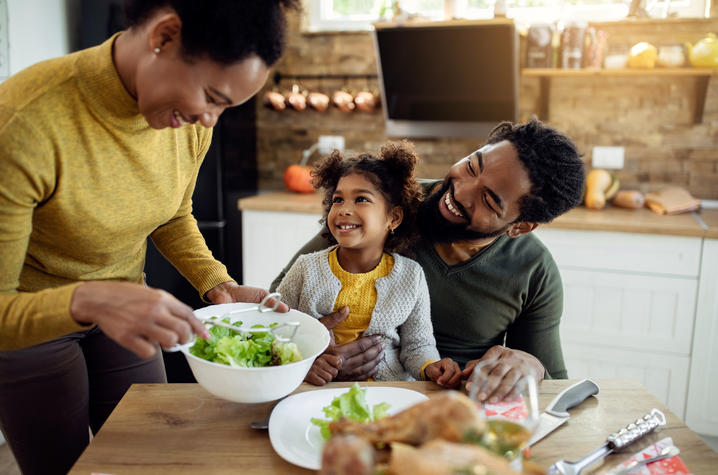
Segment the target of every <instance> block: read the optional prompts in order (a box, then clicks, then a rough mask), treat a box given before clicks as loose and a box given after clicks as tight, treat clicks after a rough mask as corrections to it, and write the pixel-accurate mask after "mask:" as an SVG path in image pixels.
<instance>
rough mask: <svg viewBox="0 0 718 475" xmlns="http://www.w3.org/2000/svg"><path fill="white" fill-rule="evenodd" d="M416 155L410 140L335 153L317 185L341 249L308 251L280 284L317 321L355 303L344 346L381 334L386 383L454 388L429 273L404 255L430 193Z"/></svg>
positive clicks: (340, 337)
mask: <svg viewBox="0 0 718 475" xmlns="http://www.w3.org/2000/svg"><path fill="white" fill-rule="evenodd" d="M416 162H417V157H416V155H415V154H414V152H413V149H412V148H411V146H410V145H409V144H408V143H402V144H401V145H385V146H384V147H382V149H381V153H380V156H379V157H375V156H372V155H370V154H362V155H360V156H359V157H354V158H344V157H343V156H342V155H341V153H339V152H338V151H334V153H332V154H331V155H330V156H328V157H326V158H325V159H324V160H322V161H321V162H320V163H318V164H317V165H316V166H315V167H314V170H313V171H312V176H313V177H314V187H315V188H317V189H319V188H321V189H323V190H324V201H323V203H324V207H325V212H324V218H323V219H322V221H323V222H324V224H325V226H326V231H327V234H328V236H327V237H328V238H329V239H330V242H334V243H336V246H333V247H330V248H328V249H325V250H322V251H319V252H315V253H313V254H308V255H304V256H301V257H300V258H299V259H297V261H296V262H295V263H294V265H293V266H292V267H291V268H290V270H289V271H288V272H287V275H286V276H285V278H284V280H282V283H281V284H280V285H279V287H278V289H277V290H278V291H279V292H280V293H281V294H282V296H283V299H282V300H283V301H284V302H285V303H287V304H288V305H289V306H290V307H292V308H296V309H298V310H299V311H302V312H305V313H308V314H310V315H313V316H315V317H316V318H321V317H323V316H324V315H326V314H328V313H331V312H333V311H337V310H339V309H341V308H344V307H349V314H348V316H347V318H346V319H345V320H344V321H343V322H341V323H340V324H339V325H338V326H336V327H335V328H334V330H333V332H334V339H335V342H336V343H337V344H342V343H346V342H349V341H352V340H354V339H356V338H358V337H359V336H360V335H374V334H380V335H382V337H383V340H384V341H383V343H384V346H385V350H384V360H383V361H382V362H381V363H380V364H379V366H378V369H377V373H376V376H375V377H376V379H377V380H384V381H387V380H413V379H420V378H422V376H426V378H428V379H431V380H432V381H436V382H437V383H439V384H441V385H442V386H446V387H455V386H457V385H458V384H459V382H460V372H459V366H458V365H457V364H456V363H455V362H454V361H452V360H451V359H449V358H444V359H442V360H440V361H437V360H439V353H438V351H437V350H436V342H435V340H434V335H433V329H432V326H431V318H430V314H429V313H430V307H429V291H428V287H427V285H426V279H425V277H424V272H423V271H422V269H421V267H420V266H419V264H417V263H416V262H414V261H413V260H411V259H409V258H407V257H403V256H401V255H399V254H398V252H402V251H406V250H407V249H408V248H409V247H410V245H411V243H412V241H413V239H414V230H413V228H414V227H413V221H414V215H415V212H416V209H417V207H418V202H419V196H420V194H421V191H420V190H419V188H418V185H417V183H416V181H415V179H414V167H415V166H416ZM422 379H423V378H422Z"/></svg>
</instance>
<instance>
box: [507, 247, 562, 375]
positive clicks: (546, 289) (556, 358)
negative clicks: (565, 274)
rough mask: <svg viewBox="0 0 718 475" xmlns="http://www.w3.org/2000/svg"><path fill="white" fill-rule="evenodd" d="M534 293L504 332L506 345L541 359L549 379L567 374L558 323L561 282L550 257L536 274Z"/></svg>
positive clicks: (559, 321)
mask: <svg viewBox="0 0 718 475" xmlns="http://www.w3.org/2000/svg"><path fill="white" fill-rule="evenodd" d="M533 287H534V288H535V289H536V292H535V294H534V296H533V298H532V299H531V300H530V301H528V302H527V305H526V307H525V308H524V310H523V311H522V312H521V315H520V316H519V317H518V318H517V319H516V320H515V321H514V323H513V324H512V325H511V326H510V327H509V329H508V331H507V333H506V346H507V347H509V348H514V349H517V350H521V351H525V352H526V353H529V354H531V355H533V356H535V357H536V358H538V359H539V361H541V363H542V364H543V366H544V368H545V369H546V374H545V377H546V378H548V379H551V378H553V379H565V378H567V377H568V375H567V372H566V365H565V363H564V360H563V351H562V350H561V338H560V334H559V324H560V323H561V315H562V313H563V284H562V282H561V274H560V273H559V271H558V268H557V267H556V264H555V263H554V261H553V259H549V260H548V261H547V262H546V265H545V266H544V267H543V269H542V272H540V273H537V275H536V276H535V279H534V282H533Z"/></svg>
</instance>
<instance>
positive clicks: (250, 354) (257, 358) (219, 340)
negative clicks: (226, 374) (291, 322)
mask: <svg viewBox="0 0 718 475" xmlns="http://www.w3.org/2000/svg"><path fill="white" fill-rule="evenodd" d="M222 321H223V322H225V323H230V320H229V318H225V319H223V320H222ZM231 325H233V326H236V327H239V326H241V325H242V322H234V323H231ZM274 325H276V323H273V324H272V326H274ZM261 326H262V325H253V326H252V328H258V327H261ZM209 334H210V338H209V339H208V340H203V339H200V338H198V339H197V341H196V342H195V343H194V345H192V347H190V349H189V352H190V353H192V354H193V355H195V356H197V357H199V358H202V359H205V360H208V361H212V362H213V363H221V364H225V365H228V366H234V367H239V368H256V367H263V366H276V365H280V364H287V363H293V362H295V361H300V360H301V359H302V355H301V354H300V352H299V348H298V347H297V345H296V343H294V342H289V343H280V342H278V341H276V339H275V338H274V335H273V334H272V333H271V332H261V333H241V332H235V331H232V330H230V329H228V328H223V327H217V326H212V327H210V329H209Z"/></svg>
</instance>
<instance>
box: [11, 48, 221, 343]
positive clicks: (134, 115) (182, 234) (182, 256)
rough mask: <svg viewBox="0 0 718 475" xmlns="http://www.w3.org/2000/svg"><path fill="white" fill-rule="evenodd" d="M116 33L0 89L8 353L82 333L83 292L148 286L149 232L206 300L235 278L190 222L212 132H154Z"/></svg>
mask: <svg viewBox="0 0 718 475" xmlns="http://www.w3.org/2000/svg"><path fill="white" fill-rule="evenodd" d="M115 38H116V36H115V37H113V38H111V39H110V40H108V41H106V42H105V43H103V44H102V45H100V46H97V47H94V48H90V49H87V50H83V51H79V52H77V53H74V54H71V55H68V56H64V57H61V58H57V59H52V60H49V61H45V62H42V63H39V64H36V65H34V66H32V67H30V68H28V69H26V70H24V71H21V72H20V73H18V74H16V75H15V76H13V77H11V78H9V79H8V80H7V81H5V82H4V83H3V84H0V350H11V349H16V348H21V347H25V346H30V345H34V344H38V343H41V342H44V341H48V340H51V339H54V338H57V337H60V336H62V335H65V334H67V333H71V332H74V331H78V330H81V329H86V328H87V327H84V326H81V325H79V324H78V323H77V322H75V321H74V320H73V319H72V317H71V316H70V300H71V298H72V293H73V291H74V289H75V287H76V286H77V285H78V283H81V282H84V281H92V280H104V281H123V282H136V283H142V282H144V276H143V272H142V271H143V268H144V264H145V250H146V242H147V241H146V240H147V237H148V236H151V237H152V240H153V242H154V243H155V245H156V246H157V248H158V249H159V250H160V252H162V254H163V255H164V256H165V257H167V258H168V259H169V260H170V261H171V262H172V263H173V264H174V266H175V267H177V269H178V270H179V271H180V272H181V273H182V274H183V275H184V276H185V277H186V278H187V279H188V280H189V281H190V282H191V283H192V285H193V286H194V287H195V288H196V289H197V290H198V291H199V293H200V295H204V293H205V292H207V291H208V290H209V289H211V288H212V287H214V286H215V285H217V284H220V283H222V282H227V281H230V280H232V279H231V277H230V276H229V275H228V274H227V270H226V268H225V267H224V266H223V265H222V264H221V263H220V262H218V261H217V260H215V259H214V258H213V257H212V253H211V252H210V251H209V249H208V248H207V246H206V244H205V242H204V239H203V238H202V235H201V234H200V232H199V229H198V227H197V222H196V221H195V219H194V218H193V216H192V199H191V197H192V192H193V190H194V185H195V180H196V178H197V171H198V169H199V166H200V164H201V162H202V159H203V158H204V155H205V153H206V152H207V149H208V148H209V144H210V141H211V136H212V131H211V129H205V128H203V127H201V126H200V125H185V126H183V127H181V128H179V129H171V128H167V129H163V130H154V129H152V128H150V127H149V125H148V124H147V121H146V120H145V119H144V117H143V116H142V115H141V114H140V113H139V110H138V107H137V102H136V101H135V99H133V98H132V96H130V94H129V93H128V92H127V91H126V89H125V88H124V86H123V85H122V83H121V81H120V78H119V76H118V74H117V70H116V69H115V66H114V63H113V60H112V45H113V42H114V39H115ZM177 80H179V81H181V80H182V78H177ZM156 87H162V85H161V84H158V85H157V86H156Z"/></svg>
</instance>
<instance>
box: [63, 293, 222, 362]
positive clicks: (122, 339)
mask: <svg viewBox="0 0 718 475" xmlns="http://www.w3.org/2000/svg"><path fill="white" fill-rule="evenodd" d="M70 314H71V315H72V318H74V319H75V320H76V321H77V322H79V323H87V324H97V326H99V327H100V329H101V330H102V331H103V332H104V333H105V335H107V336H108V337H110V338H112V339H113V340H115V341H116V342H117V343H119V344H120V345H122V346H123V347H125V348H127V349H128V350H130V351H133V352H134V353H136V354H137V355H139V356H140V357H142V358H149V357H151V356H153V355H154V354H155V353H156V352H157V345H156V344H157V343H159V344H160V345H161V346H163V347H165V348H170V347H172V346H174V345H176V344H178V343H180V344H181V343H186V342H187V341H189V339H190V337H191V335H192V333H196V334H197V335H199V336H200V337H202V338H209V333H208V332H207V329H206V328H205V326H204V325H203V324H202V323H201V322H200V321H199V320H198V319H197V318H196V317H195V316H194V314H193V313H192V309H191V308H190V307H189V306H187V305H185V304H184V303H182V302H180V301H179V300H177V299H176V298H175V297H173V296H172V295H170V294H169V293H167V292H165V291H164V290H159V289H153V288H150V287H146V286H144V285H139V284H130V283H125V282H86V283H84V284H82V285H79V286H78V287H77V288H76V289H75V292H74V293H73V295H72V300H71V302H70Z"/></svg>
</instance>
